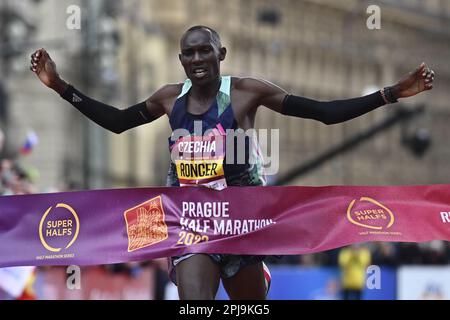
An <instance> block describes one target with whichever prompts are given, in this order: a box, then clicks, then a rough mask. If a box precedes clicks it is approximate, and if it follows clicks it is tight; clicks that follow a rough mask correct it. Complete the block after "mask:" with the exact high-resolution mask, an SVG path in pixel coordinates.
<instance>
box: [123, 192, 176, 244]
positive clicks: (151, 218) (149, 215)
mask: <svg viewBox="0 0 450 320" xmlns="http://www.w3.org/2000/svg"><path fill="white" fill-rule="evenodd" d="M124 217H125V222H126V225H127V234H128V252H132V251H135V250H138V249H142V248H144V247H148V246H151V245H154V244H156V243H158V242H161V241H163V240H166V239H167V238H168V237H169V234H168V232H167V225H166V222H165V220H164V219H165V215H164V208H163V205H162V199H161V196H158V197H155V198H153V199H150V200H148V201H146V202H144V203H141V204H139V205H137V206H135V207H133V208H131V209H129V210H127V211H125V213H124Z"/></svg>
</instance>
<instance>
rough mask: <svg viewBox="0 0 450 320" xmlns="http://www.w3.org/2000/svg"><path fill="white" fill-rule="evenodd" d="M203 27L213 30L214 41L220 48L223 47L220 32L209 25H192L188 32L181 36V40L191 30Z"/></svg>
mask: <svg viewBox="0 0 450 320" xmlns="http://www.w3.org/2000/svg"><path fill="white" fill-rule="evenodd" d="M201 29H204V30H206V31H209V32H211V39H212V41H213V42H214V43H215V44H216V45H217V47H218V48H221V47H222V42H221V41H220V36H219V33H218V32H217V31H216V30H214V29H213V28H210V27H207V26H203V25H197V26H193V27H190V28H189V29H187V30H186V32H185V33H184V34H183V36H182V37H181V41H182V40H183V39H184V37H185V36H186V35H187V34H188V33H189V32H191V31H195V30H201Z"/></svg>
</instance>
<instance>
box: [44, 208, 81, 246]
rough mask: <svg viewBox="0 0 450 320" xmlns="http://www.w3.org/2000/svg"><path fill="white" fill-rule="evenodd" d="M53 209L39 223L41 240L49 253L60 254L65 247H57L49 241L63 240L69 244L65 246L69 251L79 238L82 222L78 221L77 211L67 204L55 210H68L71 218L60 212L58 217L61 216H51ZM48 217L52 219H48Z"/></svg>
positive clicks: (48, 210) (49, 209)
mask: <svg viewBox="0 0 450 320" xmlns="http://www.w3.org/2000/svg"><path fill="white" fill-rule="evenodd" d="M52 208H53V207H50V208H48V209H47V211H46V212H45V213H44V215H43V216H42V218H41V221H40V223H39V239H40V240H41V243H42V245H43V246H44V248H45V249H47V250H48V251H51V252H59V251H61V249H62V247H63V246H61V247H56V246H55V245H54V244H49V243H48V242H49V240H50V239H61V241H62V242H65V243H68V244H67V245H66V246H65V249H68V248H69V247H70V246H72V245H73V244H74V242H75V241H76V240H77V238H78V233H79V232H80V220H79V219H78V215H77V213H76V212H75V210H74V209H73V208H72V207H71V206H69V205H67V204H65V203H59V204H58V205H56V207H55V208H63V209H65V210H67V211H68V213H69V217H67V213H66V214H64V213H61V212H60V211H58V215H61V216H59V217H53V216H50V213H51V212H52ZM63 216H64V217H63ZM48 217H50V218H49V219H47V218H48ZM46 219H47V221H46ZM50 242H51V241H50Z"/></svg>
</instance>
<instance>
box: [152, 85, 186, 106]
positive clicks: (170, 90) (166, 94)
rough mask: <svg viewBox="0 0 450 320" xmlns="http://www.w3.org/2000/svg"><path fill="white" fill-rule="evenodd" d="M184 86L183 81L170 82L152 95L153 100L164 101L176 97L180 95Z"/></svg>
mask: <svg viewBox="0 0 450 320" xmlns="http://www.w3.org/2000/svg"><path fill="white" fill-rule="evenodd" d="M182 88H183V84H182V83H170V84H166V85H164V86H162V87H161V88H159V89H158V90H156V91H155V93H154V94H153V95H152V96H151V97H150V100H151V101H152V102H163V101H166V100H170V99H173V98H176V97H178V96H179V95H180V93H181V90H182Z"/></svg>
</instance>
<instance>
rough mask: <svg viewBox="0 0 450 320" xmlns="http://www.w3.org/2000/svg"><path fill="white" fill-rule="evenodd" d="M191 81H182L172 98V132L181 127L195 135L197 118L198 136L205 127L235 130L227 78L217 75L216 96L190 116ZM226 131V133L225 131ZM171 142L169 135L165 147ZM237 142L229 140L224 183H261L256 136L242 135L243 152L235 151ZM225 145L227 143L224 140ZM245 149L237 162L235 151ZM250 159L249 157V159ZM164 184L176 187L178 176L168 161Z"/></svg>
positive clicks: (178, 182) (262, 181) (204, 130)
mask: <svg viewBox="0 0 450 320" xmlns="http://www.w3.org/2000/svg"><path fill="white" fill-rule="evenodd" d="M191 87H192V82H191V81H190V80H189V79H187V80H186V81H185V83H184V86H183V89H182V92H181V94H180V95H179V96H178V98H177V100H176V101H175V104H174V107H173V109H172V113H171V115H170V118H169V121H170V126H171V128H172V131H175V130H177V129H185V130H186V131H187V132H189V134H190V135H195V132H194V122H195V121H201V123H202V135H203V134H204V133H205V132H206V131H207V130H212V129H214V128H216V127H217V126H218V125H220V126H221V127H222V128H223V129H224V130H225V131H226V130H228V129H232V130H236V129H238V123H237V121H236V119H235V117H234V113H233V108H232V106H231V77H230V76H224V77H222V78H221V86H220V89H219V92H218V93H217V96H216V99H215V100H214V102H213V103H212V105H211V106H210V107H209V109H208V110H207V111H206V112H205V113H203V114H201V115H194V114H191V113H189V112H188V111H187V101H188V95H189V91H190V89H191ZM227 133H228V132H227ZM174 143H175V141H173V140H172V138H169V149H170V150H171V148H172V147H173V145H174ZM238 145H239V144H238V143H233V146H234V152H233V155H234V159H233V161H229V160H230V159H228V161H227V159H225V161H224V165H223V169H224V175H225V179H226V184H227V185H229V186H249V185H250V186H258V185H265V184H266V180H265V176H264V173H263V165H262V163H263V162H262V156H261V152H260V149H259V145H258V142H257V140H256V135H252V136H251V137H250V136H246V138H245V151H243V150H238V149H237V147H238ZM227 146H229V142H227ZM239 151H241V152H245V161H241V162H238V161H237V160H238V158H237V155H238V152H239ZM249 159H253V160H251V161H250V160H249ZM167 185H168V186H180V181H179V179H178V174H177V167H176V165H175V163H174V162H173V161H171V164H170V168H169V173H168V177H167Z"/></svg>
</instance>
